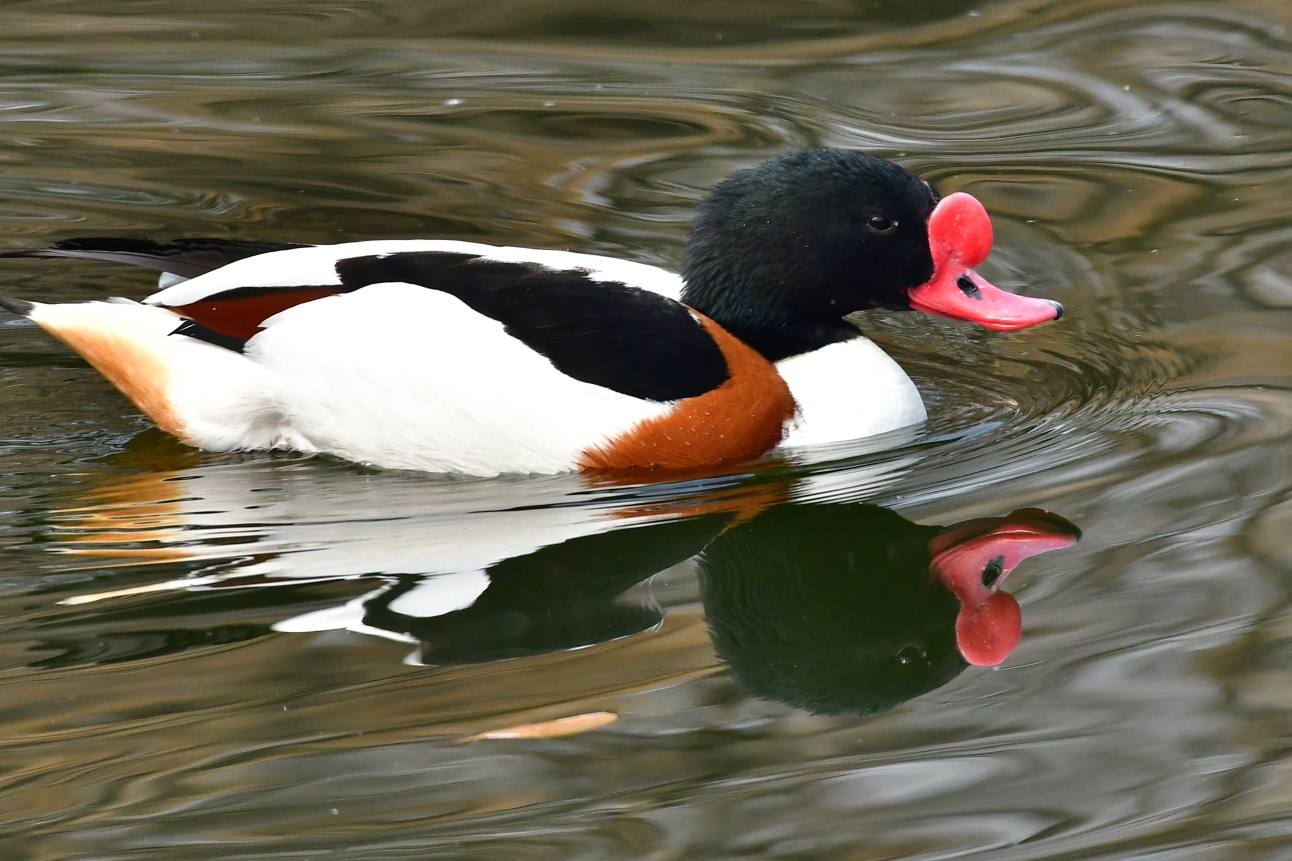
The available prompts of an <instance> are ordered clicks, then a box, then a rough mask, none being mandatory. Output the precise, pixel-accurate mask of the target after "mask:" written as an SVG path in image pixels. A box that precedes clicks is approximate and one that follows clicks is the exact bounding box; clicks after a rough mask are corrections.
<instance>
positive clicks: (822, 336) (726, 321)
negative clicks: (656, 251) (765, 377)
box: [682, 273, 861, 362]
mask: <svg viewBox="0 0 1292 861" xmlns="http://www.w3.org/2000/svg"><path fill="white" fill-rule="evenodd" d="M684 278H685V280H686V286H685V287H683V289H682V302H683V303H684V304H685V305H687V306H688V307H690V308H693V309H695V310H696V311H699V312H700V313H701V314H703V315H705V316H706V317H708V318H709V319H710V320H712V321H713V322H715V323H717V324H718V325H719V326H721V327H722V328H724V329H726V330H727V331H728V332H730V333H731V334H732V335H734V336H736V337H737V338H739V339H740V340H741V341H743V342H745V343H746V344H748V345H749V346H751V347H753V348H754V349H755V350H757V351H758V352H759V353H761V354H762V355H763V357H764V358H766V359H767V360H768V361H769V362H779V361H781V360H782V359H788V358H790V357H791V356H798V355H802V354H803V353H811V352H813V351H814V350H819V349H821V348H822V347H825V346H828V345H830V344H836V343H839V342H840V341H848V340H851V339H853V338H859V337H861V332H860V331H859V330H858V329H857V327H856V326H853V325H852V324H851V323H849V322H847V321H846V320H844V319H843V318H842V316H839V317H835V318H834V319H829V318H826V319H819V318H818V319H812V318H811V317H807V316H806V315H803V314H796V313H793V311H792V309H789V308H779V309H778V308H766V307H756V305H755V303H752V302H748V301H732V300H731V298H730V297H731V296H733V295H737V296H738V295H750V294H742V293H737V292H734V291H730V290H720V289H713V288H710V287H708V286H707V285H706V284H705V282H703V281H693V280H692V278H691V277H690V273H684ZM752 295H758V294H756V293H755V294H752Z"/></svg>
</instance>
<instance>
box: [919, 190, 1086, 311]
mask: <svg viewBox="0 0 1292 861" xmlns="http://www.w3.org/2000/svg"><path fill="white" fill-rule="evenodd" d="M991 242H992V231H991V219H990V218H988V217H987V210H986V209H984V208H983V205H982V204H981V203H979V202H978V199H977V198H975V197H974V196H973V195H971V194H966V193H964V192H963V191H957V192H956V193H955V194H950V195H947V196H946V197H944V198H942V200H941V201H940V202H939V203H938V205H937V206H936V207H934V209H933V214H932V215H930V216H929V251H930V252H931V253H932V255H933V277H932V278H930V279H929V280H928V281H926V282H925V283H923V284H921V285H920V286H918V287H913V288H911V290H910V291H909V292H908V293H907V298H908V299H909V300H910V303H911V307H912V308H915V309H917V310H919V311H924V312H926V313H929V314H936V315H938V316H939V317H950V318H952V319H954V320H972V321H973V322H975V323H978V324H980V325H982V326H986V327H987V328H988V329H996V330H998V331H1002V332H1009V331H1013V330H1014V329H1023V328H1026V327H1028V326H1033V325H1035V324H1037V323H1043V322H1045V321H1046V320H1057V319H1059V318H1060V317H1062V316H1063V306H1062V305H1060V304H1059V303H1058V302H1055V301H1053V300H1052V299H1033V298H1030V297H1028V296H1019V295H1017V294H1015V293H1008V292H1006V291H1004V290H1001V289H1000V288H999V287H993V286H992V285H991V284H989V283H988V282H987V280H986V279H985V278H983V277H982V276H981V275H979V274H978V273H977V272H974V271H973V267H975V266H977V265H978V264H979V263H982V262H983V261H984V260H986V259H987V255H988V254H989V253H990V252H991Z"/></svg>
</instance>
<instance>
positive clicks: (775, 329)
mask: <svg viewBox="0 0 1292 861" xmlns="http://www.w3.org/2000/svg"><path fill="white" fill-rule="evenodd" d="M991 242H992V231H991V223H990V221H989V220H988V218H987V214H986V212H985V210H984V209H983V208H982V206H981V204H979V203H978V201H977V200H975V199H974V198H972V197H971V196H969V195H967V194H964V193H956V194H952V195H950V196H948V197H946V198H944V199H942V200H940V201H939V198H938V195H937V194H936V193H935V192H934V191H933V189H932V188H931V187H930V186H929V185H928V184H927V183H926V182H924V181H923V180H920V179H919V178H917V177H915V176H914V175H912V174H910V173H909V172H907V171H906V170H904V169H902V168H900V167H898V166H897V165H894V164H892V163H890V162H887V161H884V160H882V159H879V158H875V157H873V156H869V155H866V154H863V153H860V152H855V151H845V150H821V151H814V152H807V153H798V154H793V155H789V156H785V157H781V158H777V159H772V160H770V161H768V162H765V163H763V164H762V165H759V166H757V167H755V168H753V169H751V170H747V171H744V172H741V173H738V174H736V175H735V176H733V177H732V178H730V179H729V180H727V181H726V182H724V183H722V184H720V185H719V186H718V187H717V188H716V189H715V190H714V192H713V193H712V194H711V195H710V196H709V198H708V199H707V200H706V201H705V203H704V204H703V205H702V206H701V208H700V212H699V217H698V219H697V222H696V224H695V227H694V229H693V230H692V231H691V234H690V239H689V243H688V261H687V263H686V266H685V267H684V269H683V272H682V274H681V276H678V275H675V274H673V273H670V272H666V271H663V270H660V269H657V268H654V267H650V266H645V265H641V264H635V263H629V262H626V261H621V260H612V259H607V258H602V257H593V256H588V255H581V254H571V253H567V252H555V251H533V250H529V249H517V248H494V247H490V246H484V245H478V244H473V243H465V242H449V241H412V240H409V241H402V240H401V241H377V242H356V243H349V244H344V245H337V246H317V247H286V246H282V245H277V244H273V243H262V242H227V241H217V240H189V241H179V242H169V243H153V242H146V241H128V240H94V239H91V240H72V241H69V242H65V243H63V244H61V245H58V246H55V247H53V248H50V249H36V250H33V249H22V250H17V251H12V252H8V253H7V254H6V255H4V256H10V257H22V256H27V257H32V256H34V257H73V258H89V259H103V260H119V261H124V262H130V263H136V264H141V265H144V266H148V267H152V268H154V269H160V270H162V271H163V272H164V273H167V274H166V275H164V276H163V285H164V289H162V290H161V292H159V293H157V294H155V295H154V296H152V297H150V298H149V299H147V300H145V302H144V303H143V304H139V303H134V302H127V301H111V302H89V303H79V304H43V303H36V304H33V303H30V302H25V301H21V300H12V299H5V300H0V307H3V308H5V309H7V310H9V311H11V312H15V313H19V314H23V315H25V316H27V317H29V318H30V319H32V320H33V321H35V322H36V323H38V324H40V325H41V326H43V327H44V328H46V329H47V330H49V331H50V332H52V333H53V334H54V335H56V336H57V337H59V338H61V339H62V340H64V341H66V342H67V343H68V344H69V345H70V346H72V347H73V348H74V349H76V350H77V351H78V352H80V353H81V354H82V355H83V356H85V358H86V359H87V360H88V361H89V362H90V363H91V364H93V365H94V366H95V367H97V368H98V369H99V370H100V371H101V372H102V373H103V374H104V375H105V376H106V377H107V378H108V379H109V380H110V381H112V382H113V383H114V384H115V385H116V386H117V387H118V388H120V389H121V390H122V391H123V392H124V393H125V394H126V395H127V396H128V397H130V398H131V399H132V400H133V401H134V402H135V404H136V405H138V406H139V408H140V409H142V410H143V411H144V412H145V413H147V414H148V415H149V416H150V417H151V418H152V419H153V420H154V421H155V422H156V423H157V425H158V426H159V427H161V428H163V429H164V430H167V431H169V432H171V433H173V434H175V435H176V436H178V437H179V438H181V439H183V440H186V441H188V442H190V443H192V444H193V445H196V446H200V447H203V448H207V449H211V450H216V451H230V450H239V449H272V448H287V449H296V450H301V451H324V452H330V453H333V454H336V455H340V456H341V457H345V458H348V459H351V460H356V461H362V462H367V463H371V464H375V465H378V466H386V467H403V468H414V469H422V470H432V471H452V472H464V473H472V474H480V475H491V474H496V473H499V472H560V471H566V470H574V469H599V468H639V467H649V468H656V467H660V468H691V467H697V466H707V465H712V464H715V463H721V462H726V461H733V460H745V459H749V458H751V457H754V456H756V455H758V454H760V453H762V452H764V451H766V450H767V449H769V448H771V447H773V446H775V445H777V444H779V443H784V444H787V445H794V446H801V445H815V444H820V443H827V442H837V441H840V440H848V439H855V438H860V437H864V436H868V435H872V434H876V433H881V432H884V431H889V430H892V429H895V428H899V427H906V426H911V425H914V424H918V423H919V422H921V421H923V420H924V417H925V411H924V406H923V404H922V402H921V400H920V396H919V394H918V392H916V390H915V387H914V386H913V384H912V383H911V381H910V380H909V379H908V378H907V376H906V375H905V373H904V372H903V371H902V370H901V369H900V368H899V367H898V366H897V365H896V364H895V363H894V362H893V361H892V360H891V359H889V358H888V357H887V356H886V355H884V354H883V352H882V351H880V350H879V349H878V348H877V347H875V346H874V345H873V344H872V343H871V342H870V341H868V340H867V339H865V338H863V337H862V336H861V334H860V332H859V331H858V330H857V328H856V327H855V326H854V325H852V324H851V323H849V322H848V321H846V320H845V319H844V317H845V316H846V315H848V314H850V313H852V312H856V311H860V310H863V309H866V308H875V307H884V308H897V309H909V308H915V309H919V310H923V311H926V312H929V313H933V314H939V315H943V316H950V317H956V318H961V319H967V320H974V321H977V322H979V323H982V324H983V325H986V326H989V327H991V328H995V329H1016V328H1021V327H1023V326H1028V325H1031V324H1034V323H1039V322H1042V321H1045V320H1051V319H1055V318H1057V317H1058V316H1059V314H1060V313H1061V312H1062V308H1061V307H1060V306H1059V305H1058V304H1057V303H1055V302H1050V301H1047V300H1039V299H1028V298H1024V297H1021V296H1015V295H1013V294H1010V293H1006V292H1004V291H1001V290H998V289H997V288H995V287H993V286H991V285H990V284H988V283H987V282H986V281H985V280H983V279H982V278H981V277H980V276H978V275H977V274H976V273H975V272H974V271H973V268H972V267H974V266H976V265H978V264H979V263H981V262H982V261H983V260H984V259H985V258H986V257H987V254H988V252H989V251H990V248H991Z"/></svg>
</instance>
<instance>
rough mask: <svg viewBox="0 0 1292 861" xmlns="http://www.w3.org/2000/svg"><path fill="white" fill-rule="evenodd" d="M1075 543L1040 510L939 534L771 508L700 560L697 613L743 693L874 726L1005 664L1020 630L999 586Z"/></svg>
mask: <svg viewBox="0 0 1292 861" xmlns="http://www.w3.org/2000/svg"><path fill="white" fill-rule="evenodd" d="M1079 534H1080V533H1079V532H1078V530H1077V529H1076V527H1075V526H1073V525H1072V524H1070V523H1068V522H1067V521H1066V520H1063V519H1062V518H1060V517H1057V516H1055V515H1052V514H1049V513H1047V512H1042V511H1038V510H1036V509H1024V510H1022V511H1017V512H1014V513H1013V514H1011V515H1009V516H1008V517H1002V518H989V519H983V520H978V521H971V522H969V523H966V524H958V525H956V526H952V527H949V528H946V529H944V528H942V527H937V526H921V525H919V524H915V523H912V522H910V521H909V520H906V519H904V518H903V517H901V516H900V515H898V514H896V513H894V512H892V511H889V510H888V509H885V508H880V507H878V506H873V505H864V504H856V503H852V504H840V505H813V506H788V505H787V506H779V507H776V508H773V509H770V510H768V511H765V512H763V513H762V514H760V515H758V516H757V517H755V518H753V519H752V520H750V521H748V522H747V523H743V524H740V525H738V526H736V527H734V528H733V529H731V530H729V531H727V532H725V533H723V534H722V535H720V536H719V537H718V538H716V539H715V540H714V541H713V543H712V544H711V545H710V546H709V547H708V548H707V549H706V550H705V551H704V552H703V553H702V554H701V555H700V580H701V585H702V588H703V595H704V608H705V614H706V618H707V619H708V623H709V629H710V632H711V634H712V636H713V642H714V646H715V648H716V649H717V652H718V655H719V656H720V657H722V658H723V660H725V661H726V662H727V664H728V665H729V666H730V668H731V671H732V673H733V674H734V675H735V677H736V678H737V679H738V680H739V681H740V683H741V684H742V685H743V686H744V687H746V688H747V689H748V690H749V691H750V692H752V693H754V694H755V695H757V696H761V697H766V698H770V699H776V700H781V701H784V702H787V703H790V704H792V705H795V706H798V707H800V708H804V709H807V710H809V711H813V712H818V713H829V714H837V713H855V714H870V713H874V712H879V711H884V710H886V709H889V708H892V707H893V706H896V705H897V704H899V703H902V702H905V701H906V700H908V699H911V698H912V697H915V696H919V695H920V694H922V693H926V692H928V691H931V690H933V689H934V688H937V687H940V686H942V685H944V684H946V683H947V682H949V681H950V680H951V679H953V678H955V677H956V676H957V675H959V674H960V672H961V671H962V670H964V669H965V667H966V666H968V665H969V664H971V663H972V664H986V665H991V664H998V663H1000V662H1001V661H1003V660H1004V659H1005V658H1006V657H1007V656H1008V654H1009V652H1010V651H1011V650H1012V649H1013V647H1014V645H1015V644H1017V642H1018V638H1019V633H1020V631H1021V628H1020V624H1019V621H1020V616H1019V611H1018V603H1017V602H1016V601H1015V600H1014V598H1013V597H1012V596H1011V595H1009V594H1008V593H1006V592H1003V591H1000V585H1001V583H1002V582H1003V581H1004V579H1005V577H1006V576H1007V575H1008V574H1009V572H1010V571H1012V570H1013V568H1014V567H1015V566H1016V565H1017V564H1018V563H1019V562H1021V561H1022V560H1023V559H1025V558H1026V557H1027V556H1031V555H1034V554H1036V553H1041V552H1044V551H1045V550H1052V549H1058V548H1060V547H1066V546H1069V545H1071V544H1073V543H1075V542H1076V540H1077V538H1078V536H1079Z"/></svg>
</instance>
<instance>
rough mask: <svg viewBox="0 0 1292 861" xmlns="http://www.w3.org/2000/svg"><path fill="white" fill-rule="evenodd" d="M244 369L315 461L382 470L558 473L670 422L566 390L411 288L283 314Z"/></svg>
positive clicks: (479, 326)
mask: <svg viewBox="0 0 1292 861" xmlns="http://www.w3.org/2000/svg"><path fill="white" fill-rule="evenodd" d="M247 355H248V356H249V357H250V358H251V359H253V360H254V361H255V362H256V363H257V364H258V365H260V366H261V367H262V368H263V369H264V371H265V372H266V373H267V374H268V375H269V376H270V377H272V378H273V379H274V381H275V383H276V386H275V387H276V388H277V389H278V390H279V392H280V404H281V409H282V410H283V413H284V415H285V416H286V417H287V420H288V422H289V423H290V425H291V426H292V427H293V428H294V429H295V430H296V431H297V432H299V433H300V434H301V436H302V437H304V438H305V439H307V440H309V441H310V443H311V444H312V445H313V446H314V447H316V448H317V449H318V450H320V451H326V452H331V453H333V454H337V455H340V456H341V457H344V458H347V459H349V460H354V461H359V462H362V463H371V464H375V465H377V466H382V467H394V468H404V469H420V470H429V471H432V472H462V473H468V474H471V475H497V474H499V473H504V472H517V473H524V472H529V473H552V472H564V471H567V470H571V469H574V468H576V467H577V466H578V461H579V458H580V456H581V454H582V453H583V452H585V451H587V450H588V449H590V448H592V447H594V446H598V445H601V444H603V443H604V442H605V441H606V440H607V439H609V438H613V437H615V436H618V435H619V434H622V433H624V432H626V431H628V430H630V429H631V428H633V427H635V426H636V425H637V424H639V423H640V422H642V421H644V420H646V419H649V418H653V417H655V416H658V415H661V414H663V413H664V412H665V411H667V409H668V406H667V405H666V404H659V403H653V402H649V401H644V400H639V399H637V398H632V397H628V396H626V395H622V394H619V393H618V392H614V391H611V390H610V389H606V388H602V387H601V386H595V385H592V384H590V383H584V382H580V381H578V380H575V379H573V378H571V377H568V376H566V375H565V374H563V373H561V372H560V371H558V370H556V368H555V367H553V366H552V363H551V362H549V361H548V360H547V359H546V358H544V357H543V356H541V355H539V354H538V353H535V352H534V351H533V350H531V349H530V348H529V347H527V346H525V344H523V343H522V342H520V341H519V340H517V339H515V338H512V337H511V336H510V335H508V334H507V333H506V331H505V330H504V327H503V325H502V324H501V323H499V322H498V321H496V320H493V319H491V318H489V317H485V316H483V315H481V314H478V313H476V312H475V311H472V310H471V309H470V308H469V307H468V306H467V305H466V304H465V303H463V302H462V301H461V300H459V299H457V298H455V297H453V296H450V295H448V294H446V293H441V292H439V291H437V290H427V289H426V288H424V287H418V286H415V285H412V284H373V285H371V286H368V287H365V288H363V289H361V290H357V291H355V292H353V293H345V294H342V295H338V296H330V297H328V298H325V299H320V300H317V301H314V302H307V303H305V304H302V305H297V306H296V307H294V308H290V309H288V310H286V311H284V312H283V313H281V314H278V315H276V316H274V317H271V318H270V319H269V320H267V321H265V331H263V332H261V333H260V334H259V335H257V336H255V337H254V338H252V339H251V340H250V341H249V342H248V344H247Z"/></svg>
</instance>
